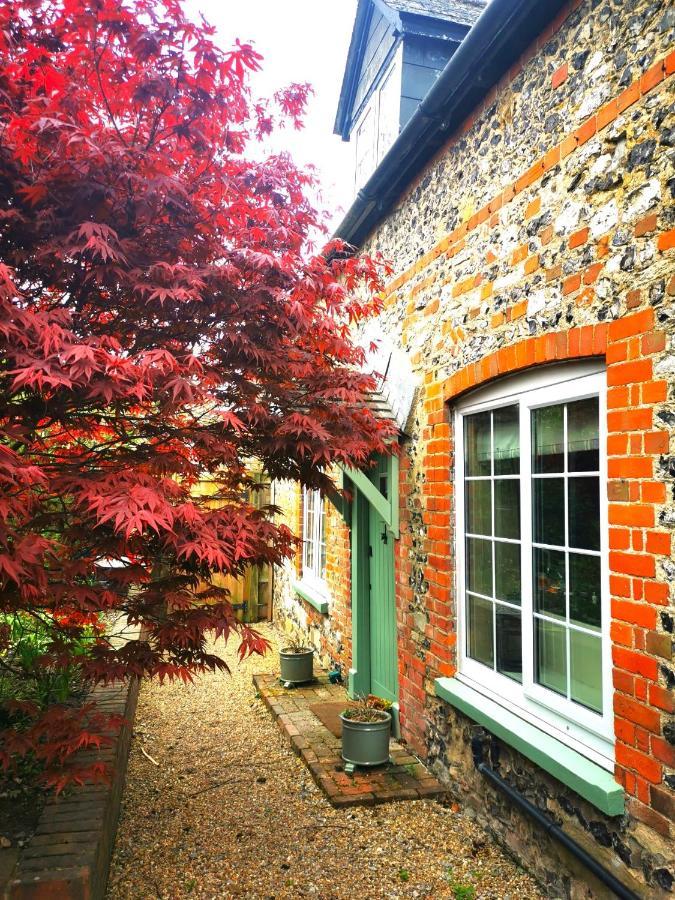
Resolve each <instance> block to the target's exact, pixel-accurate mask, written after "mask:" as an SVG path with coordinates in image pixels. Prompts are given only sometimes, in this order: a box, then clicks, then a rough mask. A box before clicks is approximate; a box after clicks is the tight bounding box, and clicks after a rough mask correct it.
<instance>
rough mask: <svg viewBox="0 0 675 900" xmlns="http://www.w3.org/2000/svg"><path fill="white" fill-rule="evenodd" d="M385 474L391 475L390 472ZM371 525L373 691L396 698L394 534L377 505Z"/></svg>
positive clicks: (371, 514) (371, 678)
mask: <svg viewBox="0 0 675 900" xmlns="http://www.w3.org/2000/svg"><path fill="white" fill-rule="evenodd" d="M378 474H380V473H378ZM385 477H388V474H386V475H385ZM368 526H369V527H368V530H369V544H370V549H369V553H370V557H369V560H370V692H371V694H375V695H377V696H378V697H384V699H385V700H391V701H392V702H393V701H394V700H396V699H397V697H398V648H397V643H398V642H397V634H396V601H395V593H394V538H393V536H392V535H391V533H390V532H389V530H388V528H387V526H386V524H385V521H384V519H383V518H382V517H381V516H380V515H378V513H377V511H376V510H375V509H373V507H371V509H370V515H369V522H368Z"/></svg>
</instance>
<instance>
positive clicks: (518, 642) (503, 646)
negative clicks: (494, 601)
mask: <svg viewBox="0 0 675 900" xmlns="http://www.w3.org/2000/svg"><path fill="white" fill-rule="evenodd" d="M495 612H496V614H497V622H496V629H497V671H498V672H501V673H502V675H507V676H508V677H509V678H513V680H514V681H522V680H523V655H522V639H521V628H520V613H519V612H518V611H517V610H514V609H507V608H506V607H504V606H497V607H496V610H495Z"/></svg>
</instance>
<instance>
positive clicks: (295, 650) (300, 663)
mask: <svg viewBox="0 0 675 900" xmlns="http://www.w3.org/2000/svg"><path fill="white" fill-rule="evenodd" d="M279 662H280V669H281V680H282V681H283V682H284V684H289V685H290V684H303V683H304V682H306V681H312V680H313V678H314V671H313V662H314V650H313V649H312V648H311V647H306V646H305V645H304V644H303V642H302V638H301V637H298V636H297V635H294V636H293V637H291V638H290V639H289V641H288V644H287V646H285V647H283V648H282V649H281V650H280V651H279Z"/></svg>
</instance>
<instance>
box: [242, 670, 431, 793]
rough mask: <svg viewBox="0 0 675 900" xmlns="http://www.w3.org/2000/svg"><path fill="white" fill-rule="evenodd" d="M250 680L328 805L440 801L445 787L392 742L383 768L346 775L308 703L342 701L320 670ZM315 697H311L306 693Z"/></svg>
mask: <svg viewBox="0 0 675 900" xmlns="http://www.w3.org/2000/svg"><path fill="white" fill-rule="evenodd" d="M253 684H254V685H255V687H256V690H257V692H258V695H259V696H260V698H261V699H262V701H263V703H264V704H265V706H266V707H267V709H268V710H269V711H270V712H271V713H272V716H273V717H274V719H275V721H276V723H277V725H278V727H279V730H280V731H281V733H282V734H283V735H284V737H285V738H286V740H287V741H288V743H289V744H290V745H291V748H292V749H293V750H294V751H295V753H297V754H298V756H299V757H300V758H301V759H302V761H303V762H304V764H305V765H306V766H307V768H308V769H309V772H310V774H311V776H312V779H313V781H314V782H315V784H316V785H317V787H318V788H320V790H321V791H323V793H324V794H325V796H326V798H327V799H328V801H329V803H330V804H331V806H334V807H337V808H342V807H347V806H375V805H376V804H379V803H389V802H392V801H400V800H425V799H428V800H434V799H435V800H443V799H445V798H446V796H447V789H446V788H445V787H444V786H443V785H441V784H440V783H439V782H438V781H437V780H436V778H434V777H433V775H432V774H431V773H430V772H429V771H428V770H427V768H426V766H425V765H424V764H423V763H422V762H420V760H419V759H417V758H416V757H415V756H413V755H411V754H410V753H409V752H408V750H407V748H405V747H404V746H402V745H401V744H400V743H399V742H398V741H395V740H392V741H391V743H390V762H389V764H387V766H384V767H380V766H378V767H376V768H373V769H358V770H357V771H356V772H355V773H353V774H351V775H348V774H346V773H345V772H344V768H343V765H342V759H341V757H340V750H339V746H340V739H339V738H335V737H334V736H333V735H332V734H331V733H330V732H329V731H328V729H327V728H326V727H325V726H324V725H323V723H322V722H320V721H319V720H318V719H317V718H316V716H314V715H313V714H312V713H311V712H309V709H308V707H309V705H310V704H311V703H312V702H313V701H316V700H327V699H331V698H332V699H333V700H338V699H339V700H346V695H345V692H344V688H341V687H340V686H336V685H331V684H330V683H329V681H328V678H327V676H326V675H325V674H322V675H321V676H319V678H318V679H317V680H316V681H315V682H313V683H312V684H309V685H306V686H300V685H298V686H296V687H295V688H294V689H290V690H289V689H285V688H283V687H282V686H281V684H280V682H279V680H278V678H277V677H276V676H275V675H268V674H266V675H254V676H253ZM314 694H316V696H314V697H312V695H314Z"/></svg>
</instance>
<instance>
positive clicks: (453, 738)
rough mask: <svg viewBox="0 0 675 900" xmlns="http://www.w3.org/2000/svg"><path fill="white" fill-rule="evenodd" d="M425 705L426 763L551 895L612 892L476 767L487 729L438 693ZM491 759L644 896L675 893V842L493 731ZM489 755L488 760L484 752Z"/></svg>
mask: <svg viewBox="0 0 675 900" xmlns="http://www.w3.org/2000/svg"><path fill="white" fill-rule="evenodd" d="M431 703H432V704H433V706H432V705H430V706H428V708H427V712H428V713H429V718H428V729H427V747H428V758H427V764H428V766H429V768H430V769H431V771H432V772H433V774H434V775H435V776H436V777H437V778H438V779H439V780H440V781H441V782H442V783H443V784H445V785H447V788H448V791H449V793H450V794H452V795H453V796H454V797H456V799H457V800H458V801H459V802H460V803H461V804H462V805H463V806H464V807H465V808H469V809H471V810H472V811H473V813H474V815H475V817H476V820H477V821H478V822H479V823H480V824H481V825H482V826H483V827H484V828H485V829H486V830H487V831H488V832H489V833H490V834H491V835H493V836H494V838H495V839H496V840H497V841H498V843H499V844H500V845H501V846H502V847H503V848H504V849H505V850H506V851H507V852H508V853H509V854H510V855H511V856H513V857H514V858H515V859H516V861H517V862H519V863H520V864H521V865H524V866H525V867H526V868H527V869H528V870H529V871H530V872H531V874H532V875H533V876H534V877H535V878H536V879H537V880H538V881H539V882H540V883H541V885H542V886H543V888H544V890H545V893H546V896H547V897H555V898H565V900H582V898H583V900H589V898H603V900H604V898H608V900H609V898H612V897H613V896H614V895H613V894H612V893H611V891H609V890H608V889H607V888H606V887H605V886H604V885H603V884H602V883H601V882H599V881H598V880H597V879H596V878H595V877H594V876H593V875H592V874H591V873H590V872H589V871H588V869H586V867H585V866H583V865H582V864H581V863H580V862H579V861H578V860H577V859H576V858H575V857H574V856H572V855H571V854H570V853H569V852H568V851H567V850H565V849H564V848H563V847H562V846H561V845H560V844H559V843H558V842H557V841H555V840H553V839H552V838H550V837H548V836H547V835H546V834H544V833H543V832H542V830H541V829H540V828H539V827H538V826H537V824H536V823H535V822H534V821H533V820H531V819H530V818H529V817H527V816H526V815H525V814H524V813H522V812H521V811H520V810H519V809H517V808H516V807H515V806H513V805H512V804H511V803H510V801H509V800H508V798H506V797H505V796H504V795H503V794H501V793H500V792H498V791H496V790H495V789H494V788H493V787H492V786H491V785H489V784H488V783H487V782H486V780H485V779H484V777H483V776H482V775H481V774H480V773H479V772H478V771H477V770H476V768H475V765H474V762H473V757H472V753H471V738H472V737H473V736H474V735H475V734H477V733H483V729H482V728H481V727H480V726H478V725H476V724H475V723H474V722H472V721H471V720H470V719H468V718H467V717H466V716H464V715H463V714H462V713H460V712H458V711H457V710H455V709H454V708H453V707H451V706H449V705H448V704H447V703H445V702H443V701H440V700H434V701H431ZM493 746H494V749H495V751H496V753H495V755H494V758H492V759H491V760H490V761H489V762H490V765H491V766H492V768H494V769H496V770H497V771H498V772H499V774H500V775H501V776H502V778H505V779H506V780H507V781H508V782H509V784H511V785H512V786H513V787H514V788H515V789H516V790H518V791H520V792H521V793H522V794H524V796H525V797H527V799H528V800H529V801H530V802H531V803H533V804H534V805H535V806H536V807H538V808H539V809H540V810H541V811H542V812H543V813H545V814H546V815H547V816H549V818H551V819H552V820H553V821H555V823H556V824H557V825H559V826H560V827H561V828H562V829H563V830H564V831H565V832H566V833H567V834H568V835H569V836H570V837H571V838H572V839H573V840H574V841H576V842H577V843H578V844H580V845H581V846H582V847H583V848H584V849H585V850H586V851H587V852H588V853H590V854H591V855H592V856H593V857H594V858H595V859H596V860H597V861H598V862H599V863H600V865H602V866H604V868H606V869H607V870H608V871H610V872H611V873H612V874H613V875H614V876H615V877H616V878H618V879H619V881H621V882H622V883H623V884H625V885H626V887H627V888H629V889H630V890H632V891H634V892H635V893H636V894H637V895H638V896H639V897H644V898H650V900H656V898H663V900H665V898H667V897H672V893H671V889H672V886H673V881H672V865H673V847H672V845H670V846H669V845H668V842H667V841H665V840H664V841H660V840H658V839H655V836H654V832H653V831H652V830H651V829H647V828H645V827H644V826H643V825H642V824H641V823H640V822H638V821H636V820H635V819H634V818H632V817H629V816H628V815H623V816H614V817H610V816H606V815H605V814H604V813H602V812H600V810H598V809H596V808H595V807H594V806H593V805H592V804H590V803H588V802H587V801H586V800H584V799H582V798H581V797H579V796H578V795H577V794H575V793H574V791H572V790H571V789H569V788H567V787H566V786H565V785H563V784H561V783H560V782H559V781H557V780H556V779H554V778H552V777H551V776H549V775H548V774H547V773H546V772H544V771H542V770H541V769H540V768H539V767H537V766H536V765H534V764H533V763H532V762H530V760H528V759H526V758H525V757H524V756H522V755H521V754H520V753H518V752H517V751H516V750H514V749H512V748H511V747H509V746H507V745H505V744H504V743H503V742H501V741H499V740H497V739H496V738H495V739H494V744H493ZM486 761H487V760H486Z"/></svg>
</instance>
